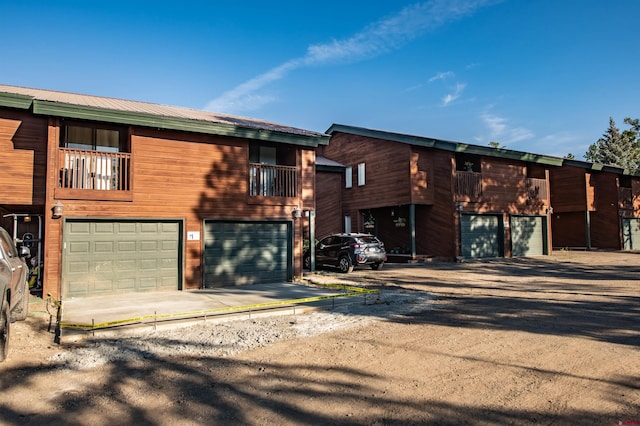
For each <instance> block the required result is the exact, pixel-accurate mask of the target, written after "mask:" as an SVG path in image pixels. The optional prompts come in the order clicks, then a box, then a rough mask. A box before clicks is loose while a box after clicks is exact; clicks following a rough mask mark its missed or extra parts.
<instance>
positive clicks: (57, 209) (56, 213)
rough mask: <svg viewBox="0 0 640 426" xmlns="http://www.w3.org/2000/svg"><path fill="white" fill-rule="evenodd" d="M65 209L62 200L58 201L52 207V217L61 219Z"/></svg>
mask: <svg viewBox="0 0 640 426" xmlns="http://www.w3.org/2000/svg"><path fill="white" fill-rule="evenodd" d="M63 210H64V206H63V205H62V203H61V202H60V201H58V202H57V203H55V204H54V205H53V207H52V208H51V212H52V215H51V217H53V218H54V219H60V218H61V217H62V213H63Z"/></svg>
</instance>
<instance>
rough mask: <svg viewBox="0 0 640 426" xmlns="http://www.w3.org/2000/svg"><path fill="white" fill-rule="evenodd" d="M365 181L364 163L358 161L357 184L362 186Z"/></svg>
mask: <svg viewBox="0 0 640 426" xmlns="http://www.w3.org/2000/svg"><path fill="white" fill-rule="evenodd" d="M365 183H366V177H365V164H364V163H360V164H358V186H364V184H365Z"/></svg>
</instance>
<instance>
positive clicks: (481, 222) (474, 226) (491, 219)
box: [460, 215, 502, 258]
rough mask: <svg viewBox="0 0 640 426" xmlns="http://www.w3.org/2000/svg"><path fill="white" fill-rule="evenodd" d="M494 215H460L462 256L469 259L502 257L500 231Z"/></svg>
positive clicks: (496, 217)
mask: <svg viewBox="0 0 640 426" xmlns="http://www.w3.org/2000/svg"><path fill="white" fill-rule="evenodd" d="M499 219H500V218H499V217H498V216H496V215H462V217H461V223H460V228H461V240H462V256H464V257H469V258H483V257H500V256H502V245H501V237H502V229H501V226H500V220H499Z"/></svg>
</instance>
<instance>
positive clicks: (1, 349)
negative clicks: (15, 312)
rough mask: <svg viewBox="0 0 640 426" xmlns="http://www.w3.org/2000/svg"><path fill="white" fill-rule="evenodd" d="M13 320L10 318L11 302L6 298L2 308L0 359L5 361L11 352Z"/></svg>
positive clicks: (0, 319)
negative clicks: (10, 341) (10, 335)
mask: <svg viewBox="0 0 640 426" xmlns="http://www.w3.org/2000/svg"><path fill="white" fill-rule="evenodd" d="M10 331H11V321H10V319H9V303H7V301H6V300H5V301H4V302H3V303H2V310H0V361H4V360H5V359H6V358H7V354H8V353H9V332H10Z"/></svg>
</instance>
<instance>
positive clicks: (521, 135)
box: [476, 113, 535, 145]
mask: <svg viewBox="0 0 640 426" xmlns="http://www.w3.org/2000/svg"><path fill="white" fill-rule="evenodd" d="M481 118H482V121H483V122H484V124H485V126H486V127H487V128H488V129H489V140H488V141H487V142H489V141H498V142H500V143H501V144H504V145H508V144H514V143H518V142H521V141H524V140H528V139H531V138H533V137H534V136H535V135H534V133H533V132H532V131H531V130H529V129H526V128H524V127H511V126H510V125H509V121H508V120H507V119H506V118H504V117H500V116H498V115H494V114H489V113H484V114H482V116H481ZM476 139H484V138H476Z"/></svg>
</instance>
